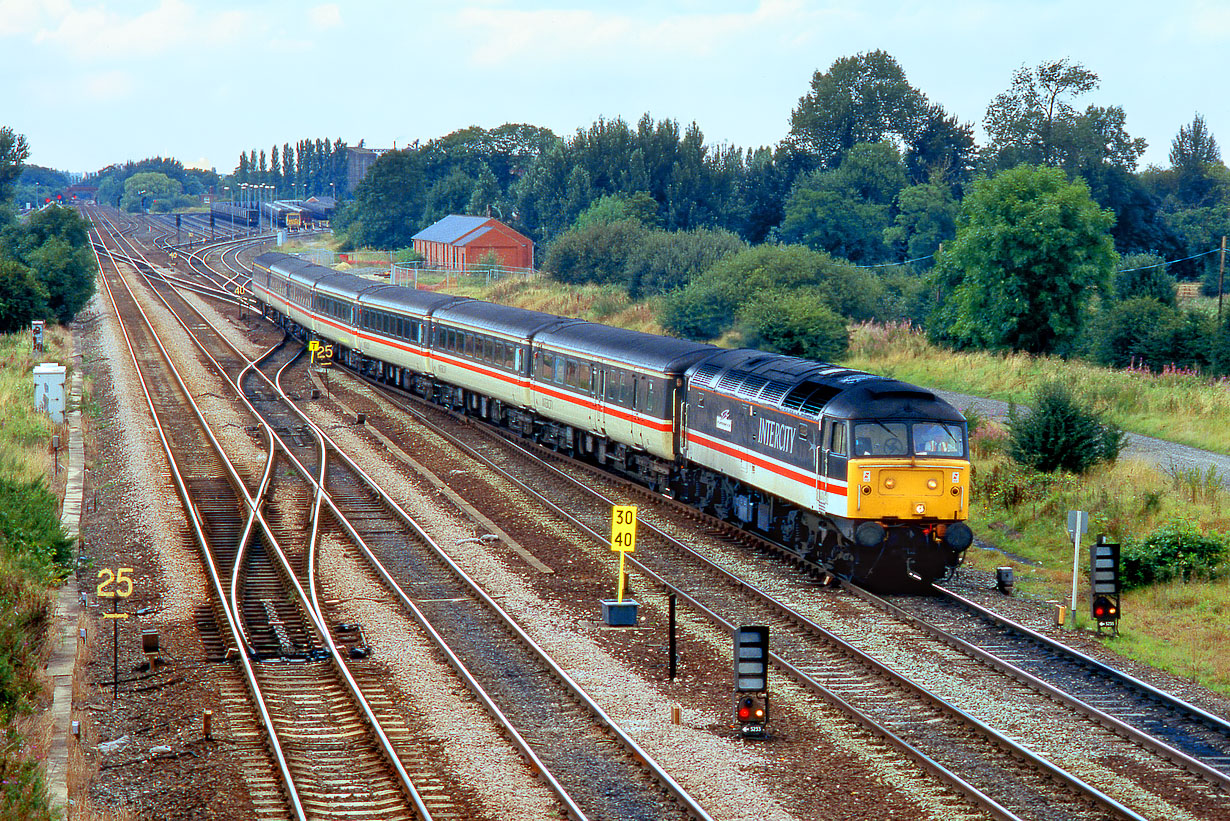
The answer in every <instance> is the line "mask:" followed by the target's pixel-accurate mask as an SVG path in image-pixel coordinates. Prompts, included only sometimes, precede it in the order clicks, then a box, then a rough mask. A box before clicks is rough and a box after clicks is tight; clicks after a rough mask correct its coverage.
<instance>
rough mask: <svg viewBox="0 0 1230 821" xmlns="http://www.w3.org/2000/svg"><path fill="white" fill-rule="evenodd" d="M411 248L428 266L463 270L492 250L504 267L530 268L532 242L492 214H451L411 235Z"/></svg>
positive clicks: (532, 256)
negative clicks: (412, 245)
mask: <svg viewBox="0 0 1230 821" xmlns="http://www.w3.org/2000/svg"><path fill="white" fill-rule="evenodd" d="M412 239H413V240H414V250H416V251H418V252H419V253H420V254H422V255H423V259H424V260H425V261H426V262H425V264H426V265H428V266H429V267H432V268H449V269H452V270H455V271H464V270H467V269H469V268H472V267H474V266H475V265H477V264H478V263H480V262H482V261H483V259H484V258H486V257H488V256H489V255H490V254H491V253H493V252H494V253H495V255H496V257H497V258H498V259H499V260H500V265H503V266H504V267H506V268H533V267H534V243H533V241H532V240H530V238H529V237H527V236H525V235H523V234H519V233H517V232H516V231H514V230H513V229H511V228H509V227H508V226H507V225H505V224H504V223H502V222H500V221H499V220H497V219H494V218H493V217H466V216H460V215H458V214H452V215H450V216H447V217H445V218H444V219H442V220H440V221H439V222H437V223H435V224H434V225H431V226H429V227H427V228H424V229H423V230H422V231H419V232H418V233H417V234H415V235H414V236H413V237H412Z"/></svg>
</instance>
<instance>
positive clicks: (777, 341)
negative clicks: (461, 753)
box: [739, 290, 850, 362]
mask: <svg viewBox="0 0 1230 821" xmlns="http://www.w3.org/2000/svg"><path fill="white" fill-rule="evenodd" d="M739 319H740V322H741V324H742V325H743V329H744V330H743V344H744V345H746V346H747V347H749V348H760V349H761V350H764V351H770V352H772V353H780V354H785V355H786V356H799V357H803V358H804V359H815V360H819V361H821V362H832V361H834V360H836V359H838V358H840V357H842V356H844V355H845V353H846V350H847V349H848V348H849V347H850V332H849V330H848V329H847V328H846V321H845V320H844V319H842V318H841V317H839V316H838V315H837V314H836V313H834V312H833V309H832V308H830V307H829V306H828V305H826V304H825V302H824V300H823V299H822V298H821V297H820V296H819V295H818V294H816V293H815V292H812V291H802V290H799V291H790V292H786V293H782V292H771V293H769V294H766V295H764V296H762V297H760V298H758V299H756V300H755V301H753V302H750V303H748V304H747V305H745V306H744V307H743V309H742V310H740V312H739Z"/></svg>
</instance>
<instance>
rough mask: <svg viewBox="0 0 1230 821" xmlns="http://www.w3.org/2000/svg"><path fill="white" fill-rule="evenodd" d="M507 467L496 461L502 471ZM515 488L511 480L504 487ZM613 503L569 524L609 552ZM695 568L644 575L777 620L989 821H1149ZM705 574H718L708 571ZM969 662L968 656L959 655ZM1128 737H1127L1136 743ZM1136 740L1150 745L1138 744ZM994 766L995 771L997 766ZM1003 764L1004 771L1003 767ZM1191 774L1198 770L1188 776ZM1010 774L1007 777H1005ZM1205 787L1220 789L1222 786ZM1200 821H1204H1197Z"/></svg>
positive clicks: (793, 667) (814, 627)
mask: <svg viewBox="0 0 1230 821" xmlns="http://www.w3.org/2000/svg"><path fill="white" fill-rule="evenodd" d="M507 458H508V457H498V456H497V457H496V460H495V461H500V460H501V459H507ZM516 458H518V459H520V458H522V457H516ZM512 478H513V477H506V479H512ZM522 484H523V485H524V484H525V483H524V482H523V483H522ZM525 490H526V492H529V490H530V489H529V488H528V487H527V488H525ZM553 492H554V491H553ZM345 495H346V494H345V493H339V497H344V496H345ZM566 499H567V500H566V501H564V502H563V503H562V504H561V503H560V502H559V501H556V502H547V501H545V500H544V504H553V505H555V507H556V508H557V513H558V514H560V515H563V514H564V512H565V511H564V510H562V509H558V508H568V509H569V511H570V513H571V512H575V511H576V510H581V509H584V508H585V507H587V506H589V507H592V502H593V500H592V499H590V501H589V503H588V505H587V504H586V503H584V502H579V501H577V500H576V499H573V498H572V497H566ZM609 501H610V500H609V499H607V500H604V501H603V503H602V505H601V506H600V513H599V514H597V515H596V516H595V517H593V518H591V519H590V520H589V521H586V520H585V518H584V517H578V516H572V519H573V523H574V525H575V526H576V527H577V528H578V529H581V530H585V531H589V532H590V533H591V534H592V535H593V536H594V538H595V540H596V541H600V542H603V543H605V535H604V533H603V531H604V525H605V521H604V517H605V513H606V507H605V505H606V504H609ZM360 506H361V507H362V506H363V505H360ZM338 518H339V519H341V518H342V517H340V516H339V517H338ZM663 535H664V536H665V534H663ZM676 541H677V540H676ZM681 555H683V554H681ZM691 562H692V560H691V559H685V560H684V561H683V562H682V563H681V564H680V565H679V566H678V567H676V568H668V570H669V571H670V572H669V574H664V573H662V568H660V567H657V568H652V569H651V568H648V567H645V568H643V572H645V573H647V574H649V577H650V578H652V579H654V581H655V583H656V584H660V585H662V586H663V587H665V588H667V589H672V590H673V592H675V593H676V595H679V596H680V597H683V598H685V600H691V602H692V604H693V607H695V608H697V610H698V612H699V611H701V610H703V609H706V608H707V609H709V610H711V612H712V613H713V618H712V619H711V620H712V621H713V623H715V624H719V625H721V626H722V627H723V628H724V629H730V628H731V627H733V625H734V624H737V623H748V622H751V621H757V622H765V623H769V622H770V621H771V620H773V619H778V620H779V621H777V622H774V623H776V624H777V625H778V627H777V628H776V629H775V636H776V637H778V639H777V640H776V641H775V643H779V644H783V646H780V647H778V653H777V656H776V657H775V661H777V662H778V664H779V666H780V668H781V669H782V670H783V671H785V672H787V674H788V675H791V676H793V677H795V678H796V680H798V681H800V682H801V683H803V684H804V685H805V686H808V687H811V688H812V689H813V690H814V691H815V692H817V693H820V692H821V689H818V688H816V686H815V685H816V684H817V683H823V682H824V680H825V679H826V677H827V683H828V685H829V686H828V687H824V688H823V690H824V692H823V693H822V697H823V698H826V699H828V700H830V702H831V703H834V704H838V705H839V706H841V707H842V709H847V708H850V713H851V715H858V716H859V719H858V720H860V721H863V722H864V723H865V726H869V727H874V728H875V730H876V731H877V732H880V733H881V734H882V735H884V736H885V737H891V738H892V739H893V740H894V743H898V744H900V745H902V746H903V749H904V748H905V747H910V748H913V750H914V751H915V754H916V755H917V754H918V753H921V755H920V756H918V757H919V758H920V760H924V764H923V766H926V767H928V768H930V769H932V770H933V771H934V772H936V773H937V774H941V777H944V778H948V779H949V781H950V783H953V784H954V785H955V786H956V787H957V789H958V790H960V791H961V792H963V793H965V794H966V795H967V796H969V797H970V798H971V800H972V801H973V802H974V803H975V804H977V805H980V806H982V807H984V808H985V809H986V810H987V811H988V812H990V813H991V814H992V815H994V816H996V817H1002V818H1034V817H1037V818H1051V817H1062V818H1068V817H1071V818H1084V817H1088V818H1101V817H1126V818H1138V817H1143V816H1142V815H1140V814H1138V813H1136V812H1134V811H1133V810H1132V809H1129V808H1128V806H1127V805H1125V804H1124V803H1121V802H1119V801H1117V800H1116V799H1115V798H1112V797H1111V796H1110V795H1108V794H1107V793H1105V792H1104V791H1102V790H1099V789H1096V788H1092V787H1091V786H1090V785H1089V784H1087V783H1085V782H1083V781H1082V780H1081V779H1080V778H1077V777H1075V776H1073V775H1071V774H1069V773H1067V772H1064V771H1063V770H1061V769H1060V768H1058V767H1055V766H1054V765H1052V764H1050V763H1049V762H1048V761H1045V760H1044V759H1043V758H1042V757H1040V756H1035V755H1033V754H1032V753H1031V752H1030V751H1029V750H1028V749H1027V748H1025V747H1024V746H1023V745H1021V744H1020V743H1018V742H1017V741H1016V740H1014V739H1013V738H1011V737H1010V736H1011V735H1012V732H1011V731H1008V732H1001V731H997V730H995V729H994V728H992V727H990V726H989V725H987V724H986V722H982V721H980V720H979V719H977V718H975V717H973V716H971V715H969V714H963V711H962V710H960V709H959V708H958V707H957V706H956V705H952V704H942V703H938V702H937V701H936V700H935V699H931V698H930V696H929V695H928V694H925V693H924V692H922V688H919V687H918V686H917V685H916V684H915V683H914V682H912V681H909V680H902V679H901V678H900V677H897V678H896V679H894V678H892V675H894V674H892V672H891V670H888V669H887V667H886V666H885V665H884V664H883V663H882V662H880V661H877V660H876V659H875V658H873V657H871V656H870V655H868V654H867V653H864V652H862V651H861V650H859V649H858V648H857V647H854V646H853V645H851V644H850V643H849V642H845V641H843V640H842V639H841V637H839V636H836V635H835V634H832V633H830V632H829V631H825V630H824V628H823V627H821V626H820V625H818V624H814V623H813V624H805V623H803V622H806V621H809V620H808V619H807V617H806V616H805V615H803V614H801V613H799V612H798V611H796V610H792V609H790V608H789V606H788V605H787V606H786V607H785V608H784V609H783V607H782V603H771V602H768V601H762V602H761V605H757V606H764V607H765V608H767V609H766V610H764V611H760V612H757V611H756V610H755V609H753V608H751V607H749V605H748V604H747V603H746V602H741V603H731V602H729V601H720V602H719V603H718V606H710V605H711V603H709V602H701V601H699V600H698V599H697V597H695V596H692V595H690V594H689V593H688V585H686V584H682V583H679V582H677V581H674V582H673V581H671V579H681V578H688V577H693V578H703V577H702V576H700V571H698V570H697V568H696V566H695V565H692V564H691ZM410 572H419V569H418V568H412V569H411V571H410ZM704 572H706V573H712V572H714V571H713V570H711V569H706V570H704ZM655 574H657V575H655ZM718 586H719V585H715V584H712V583H709V584H705V585H704V587H705V588H706V589H707V590H711V589H713V588H715V587H718ZM722 610H724V612H726V613H727V614H728V615H727V616H723V615H722V613H721V612H719V611H722ZM732 611H739V612H738V618H737V619H732V618H730V617H729V614H730V613H731V612H732ZM800 617H801V618H802V622H801V621H800ZM907 621H908V619H907ZM823 633H828V635H827V636H824V637H823V638H821V635H822V634H823ZM782 636H788V637H789V639H785V640H783V639H781V638H780V637H782ZM817 641H822V642H823V643H825V644H826V645H828V646H830V647H832V648H833V651H834V653H835V655H833V656H828V657H826V659H825V661H823V662H817V658H818V655H817V652H816V650H817V645H816V642H817ZM791 642H793V643H794V645H795V646H794V647H793V648H791V647H789V646H785V645H787V644H789V643H791ZM950 644H951V642H950ZM843 645H844V646H843ZM954 646H955V645H954ZM962 652H965V651H964V650H962ZM791 656H793V658H791ZM843 665H845V666H844V667H843ZM878 668H884V669H882V670H881V669H878ZM875 677H883V678H882V681H883V682H891V683H888V684H880V685H876V686H878V687H879V688H880V689H879V690H878V691H877V692H875V693H873V694H871V695H869V693H872V691H873V689H874V688H873V687H872V686H871V685H869V681H870V679H872V678H875ZM1014 677H1016V678H1018V679H1020V680H1024V679H1022V678H1021V677H1020V676H1015V675H1014ZM1031 686H1033V685H1032V684H1031ZM843 688H844V689H843ZM893 690H897V691H900V690H908V691H911V697H910V698H908V699H906V700H905V701H896V702H891V703H890V702H889V701H888V695H891V692H890V691H893ZM1051 695H1054V694H1051ZM919 698H923V699H929V700H930V701H931V702H932V707H930V708H928V709H932V708H934V709H938V710H939V713H941V714H943V716H944V717H942V718H937V714H936V713H934V712H926V711H919V710H916V709H915V707H916V704H915V702H916V701H917V699H919ZM860 701H862V702H863V705H862V706H863V707H864V709H861V710H860V709H857V707H858V706H860V705H859V702H860ZM942 701H943V699H940V700H939V702H942ZM886 705H887V706H886ZM877 707H880V708H881V712H879V713H877V712H876V708H877ZM1167 709H1172V708H1167ZM962 714H963V715H962ZM954 717H955V719H956V720H955V722H954V723H952V725H951V726H950V727H948V728H945V729H943V730H942V731H941V732H938V733H937V729H939V728H937V724H939V723H941V722H945V721H952V720H953V719H954ZM1214 718H1215V717H1214ZM970 719H972V721H971V720H970ZM894 722H895V723H894ZM1101 723H1102V724H1103V725H1104V726H1109V727H1111V729H1112V730H1114V731H1115V732H1120V730H1121V728H1119V727H1116V726H1112V725H1111V724H1108V723H1107V722H1105V721H1101ZM969 728H973V729H974V730H975V731H976V733H977V734H978V735H980V736H981V737H982V740H981V741H980V742H978V744H981V745H982V746H981V747H979V746H977V745H971V743H970V742H969V741H968V739H966V738H965V736H968V735H969ZM1127 735H1129V736H1130V733H1128V734H1127ZM1142 735H1147V733H1143V732H1142ZM1135 740H1136V741H1140V743H1146V742H1144V741H1142V740H1141V739H1135ZM961 745H964V746H961ZM1146 745H1147V743H1146ZM1155 749H1156V748H1155ZM1159 752H1161V750H1159ZM1163 754H1165V753H1164V752H1163ZM997 756H998V757H997ZM1013 759H1025V760H1026V762H1027V764H1026V766H1017V767H1016V769H1015V770H1014V769H1013V768H1014V764H1013ZM1175 760H1178V759H1175ZM989 762H995V764H991V763H989ZM1001 762H1002V767H1000V766H998V765H999V764H1000V763H1001ZM1216 764H1217V762H1216V761H1215V760H1214V762H1213V763H1212V764H1206V765H1204V766H1206V767H1208V768H1209V769H1212V770H1214V771H1215V770H1217V766H1216ZM960 765H964V766H965V767H966V769H965V770H964V771H960V770H959V769H958V767H959V766H960ZM1188 769H1192V768H1191V767H1188ZM1192 771H1193V772H1196V773H1197V774H1199V775H1201V776H1202V777H1205V778H1208V773H1205V772H1202V771H1201V770H1200V768H1199V767H1196V768H1195V769H1192ZM1006 773H1009V774H1010V775H1008V776H1007V777H1006V776H1005V774H1006ZM1208 780H1210V781H1212V782H1213V783H1217V781H1216V779H1208ZM1051 782H1058V783H1059V784H1060V786H1059V788H1058V789H1055V788H1054V786H1053V784H1051ZM1146 815H1147V813H1146ZM1194 817H1201V816H1200V815H1199V814H1196V815H1194Z"/></svg>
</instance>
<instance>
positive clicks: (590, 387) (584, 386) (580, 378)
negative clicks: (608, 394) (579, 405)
mask: <svg viewBox="0 0 1230 821" xmlns="http://www.w3.org/2000/svg"><path fill="white" fill-rule="evenodd" d="M593 382H594V369H593V368H592V367H590V364H589V363H588V362H582V363H581V364H580V365H578V366H577V387H578V388H580V389H581V391H583V392H584V393H593V392H594V384H593Z"/></svg>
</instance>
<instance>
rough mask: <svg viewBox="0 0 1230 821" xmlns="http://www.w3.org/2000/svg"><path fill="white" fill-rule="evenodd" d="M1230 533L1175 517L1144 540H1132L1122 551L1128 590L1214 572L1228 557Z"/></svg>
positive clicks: (1125, 583) (1185, 579)
mask: <svg viewBox="0 0 1230 821" xmlns="http://www.w3.org/2000/svg"><path fill="white" fill-rule="evenodd" d="M1228 548H1230V536H1228V535H1227V534H1225V533H1218V532H1216V531H1213V532H1210V533H1204V532H1202V531H1201V530H1200V528H1199V526H1198V525H1197V524H1196V523H1195V522H1193V521H1191V520H1188V519H1173V520H1171V521H1169V522H1167V523H1166V524H1164V525H1162V527H1160V528H1158V529H1157V530H1155V531H1154V532H1153V533H1150V534H1149V535H1148V536H1146V537H1145V538H1143V539H1140V540H1136V539H1129V540H1127V541H1126V542H1125V543H1124V545H1123V549H1122V552H1121V553H1120V563H1121V567H1120V576H1121V579H1122V581H1123V586H1124V587H1125V588H1126V589H1129V590H1130V589H1132V588H1136V587H1144V586H1146V585H1150V584H1158V583H1160V582H1166V581H1170V580H1171V579H1183V580H1184V581H1187V580H1189V579H1191V578H1193V577H1196V576H1207V575H1212V574H1214V573H1215V572H1216V571H1217V568H1218V565H1219V564H1220V563H1221V562H1222V561H1224V560H1225V559H1226V557H1227V553H1228Z"/></svg>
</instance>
